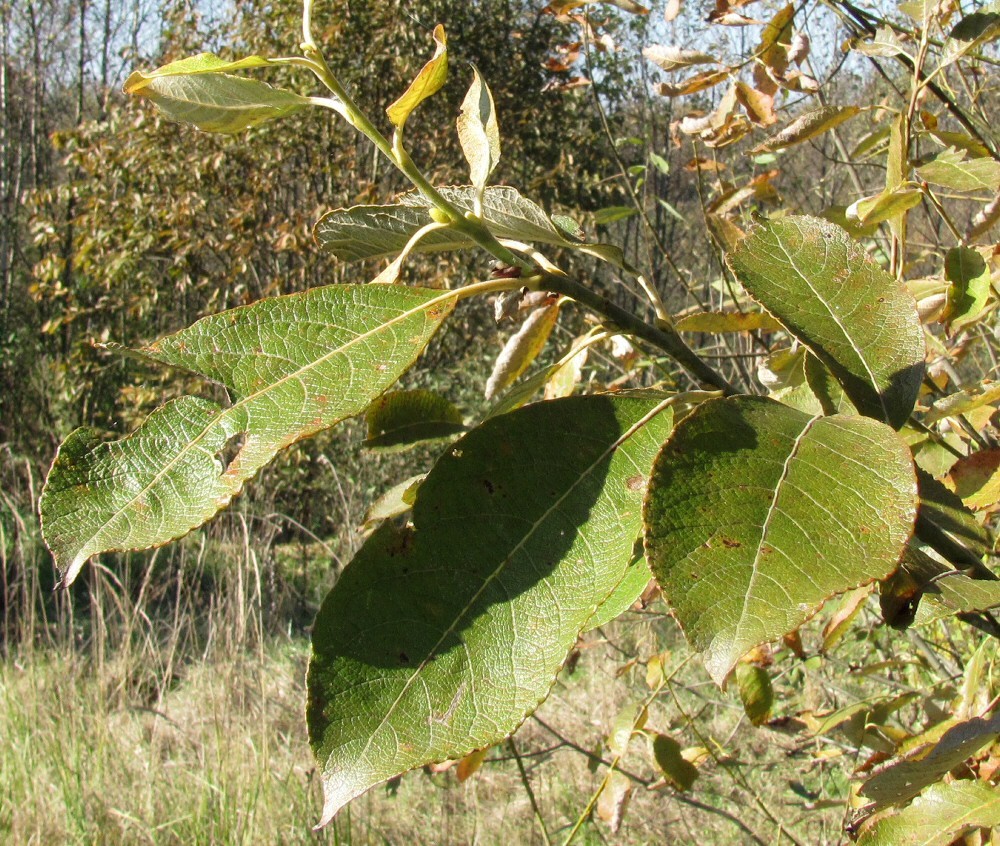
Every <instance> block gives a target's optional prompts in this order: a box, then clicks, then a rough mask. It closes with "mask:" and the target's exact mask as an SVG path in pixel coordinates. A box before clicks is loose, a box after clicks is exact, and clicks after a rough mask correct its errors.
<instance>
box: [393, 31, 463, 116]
mask: <svg viewBox="0 0 1000 846" xmlns="http://www.w3.org/2000/svg"><path fill="white" fill-rule="evenodd" d="M434 44H435V47H434V56H433V57H432V58H431V60H430V61H429V62H427V64H426V65H424V66H423V67H422V68H421V69H420V73H418V74H417V77H416V79H414V80H413V82H411V83H410V87H409V88H407V89H406V91H404V92H403V94H402V96H400V98H399V99H398V100H396V102H394V103H393V104H392V105H391V106H389V108H387V109H386V110H385V113H386V114H387V115H388V116H389V120H390V122H391V123H392V125H393V126H395V127H396V129H399V130H401V129H402V128H403V125H404V124H405V123H406V119H407V118H408V117H409V116H410V115H411V114H413V110H414V109H416V108H417V106H419V105H420V104H421V103H422V102H423V101H424V100H426V99H427V98H428V97H431V96H433V95H434V94H436V93H437V92H438V91H439V90H440V89H441V87H442V86H443V85H444V84H445V82H446V81H447V79H448V38H447V36H446V35H445V31H444V27H443V26H441V24H438V25H437V26H436V27H434Z"/></svg>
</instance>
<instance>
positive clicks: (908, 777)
mask: <svg viewBox="0 0 1000 846" xmlns="http://www.w3.org/2000/svg"><path fill="white" fill-rule="evenodd" d="M997 735H1000V716H996V717H990V718H988V719H987V718H983V717H974V718H973V719H971V720H965V721H963V722H960V723H958V724H957V725H954V726H952V727H951V728H950V729H948V730H947V731H946V732H945V733H944V734H942V735H941V737H940V739H939V740H937V741H936V742H934V743H931V744H927V745H924V746H922V747H919V748H917V749H915V750H914V751H913V752H911V753H910V754H909V755H908V756H907V757H904V758H901V759H899V760H895V761H890V762H889V763H887V764H885V765H883V766H881V767H879V768H878V769H877V770H876V771H875V773H874V774H873V775H872V776H871V778H869V779H868V780H867V781H866V782H865V783H864V784H862V785H861V789H860V791H859V792H860V793H861V795H862V796H864V797H865V798H866V799H870V800H871V801H872V802H874V803H875V806H876V807H877V808H884V807H885V806H887V805H895V804H901V803H903V802H906V801H907V800H909V799H912V798H913V797H914V796H916V795H917V794H918V793H920V791H921V790H923V789H924V788H925V787H927V786H928V785H931V784H933V783H934V782H936V781H938V780H939V779H941V777H942V776H944V775H945V773H948V772H951V770H953V769H955V767H957V766H958V765H959V764H961V763H962V762H963V761H964V760H965V759H966V758H968V757H970V756H972V755H975V754H976V753H977V752H979V751H980V750H981V749H983V748H984V747H986V746H988V745H989V744H991V743H993V742H994V741H995V740H996V739H997Z"/></svg>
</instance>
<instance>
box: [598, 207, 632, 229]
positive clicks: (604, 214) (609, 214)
mask: <svg viewBox="0 0 1000 846" xmlns="http://www.w3.org/2000/svg"><path fill="white" fill-rule="evenodd" d="M637 214H639V212H638V210H637V209H635V208H634V207H633V206H608V207H607V208H603V209H598V210H597V211H595V212H594V222H595V223H597V224H599V225H607V224H609V223H615V222H616V221H619V220H625V219H627V218H630V217H634V216H635V215H637Z"/></svg>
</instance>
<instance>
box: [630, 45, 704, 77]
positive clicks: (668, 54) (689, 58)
mask: <svg viewBox="0 0 1000 846" xmlns="http://www.w3.org/2000/svg"><path fill="white" fill-rule="evenodd" d="M642 55H643V56H645V57H646V58H647V59H649V61H651V62H652V63H653V64H654V65H656V66H657V67H658V68H660V70H664V71H667V72H668V73H669V72H671V71H675V70H679V69H681V68H688V67H691V66H692V65H707V64H714V63H717V62H718V59H716V58H715V57H714V56H713V55H711V54H710V53H703V52H702V51H700V50H685V49H683V48H681V47H664V46H662V45H659V44H654V45H653V46H651V47H646V48H645V49H644V50H643V51H642Z"/></svg>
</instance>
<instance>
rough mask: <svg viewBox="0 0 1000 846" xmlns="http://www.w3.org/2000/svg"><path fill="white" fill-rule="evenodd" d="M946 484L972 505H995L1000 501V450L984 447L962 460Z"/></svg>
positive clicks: (975, 508) (984, 506)
mask: <svg viewBox="0 0 1000 846" xmlns="http://www.w3.org/2000/svg"><path fill="white" fill-rule="evenodd" d="M945 483H946V484H947V485H948V487H949V488H951V489H952V490H953V491H954V492H955V493H957V494H958V495H959V496H960V497H961V498H962V502H964V503H965V504H966V505H967V506H968V507H969V508H972V509H973V510H979V509H983V508H992V507H993V506H994V505H996V504H997V503H998V502H1000V449H997V448H995V447H994V448H991V449H981V450H979V451H978V452H973V453H972V454H971V455H966V456H963V457H962V458H960V459H958V461H956V462H955V464H954V466H952V468H951V470H950V471H949V472H948V475H947V476H946V477H945Z"/></svg>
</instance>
